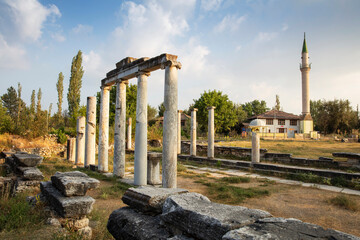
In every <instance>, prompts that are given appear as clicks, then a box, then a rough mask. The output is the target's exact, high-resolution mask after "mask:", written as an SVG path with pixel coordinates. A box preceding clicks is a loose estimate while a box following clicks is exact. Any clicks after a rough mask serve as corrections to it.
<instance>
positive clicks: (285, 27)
mask: <svg viewBox="0 0 360 240" xmlns="http://www.w3.org/2000/svg"><path fill="white" fill-rule="evenodd" d="M288 29H289V25H287V24H286V23H284V24H283V26H282V28H281V31H283V32H285V31H286V30H288Z"/></svg>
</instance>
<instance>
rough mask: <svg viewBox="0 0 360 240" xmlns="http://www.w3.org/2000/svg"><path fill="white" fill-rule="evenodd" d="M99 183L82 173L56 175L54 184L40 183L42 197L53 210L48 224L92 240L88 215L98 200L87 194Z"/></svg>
mask: <svg viewBox="0 0 360 240" xmlns="http://www.w3.org/2000/svg"><path fill="white" fill-rule="evenodd" d="M99 184H100V182H99V181H98V180H96V179H94V178H90V177H89V176H88V175H86V174H85V173H82V172H79V171H73V172H64V173H61V172H56V173H55V175H54V176H52V177H51V181H48V182H41V184H40V189H41V198H42V199H44V200H45V201H46V203H47V205H48V206H49V207H50V209H51V211H50V212H51V214H50V218H49V219H48V223H49V224H52V225H58V226H61V227H62V228H66V229H68V230H70V231H72V232H78V233H79V234H81V235H82V236H83V237H84V238H89V239H90V238H91V235H92V229H91V228H90V227H89V219H88V218H87V216H88V215H89V214H90V212H91V211H92V207H93V204H94V203H95V199H93V198H92V197H90V196H86V195H85V194H86V192H87V190H89V189H94V188H97V187H98V186H99Z"/></svg>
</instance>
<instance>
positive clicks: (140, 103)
mask: <svg viewBox="0 0 360 240" xmlns="http://www.w3.org/2000/svg"><path fill="white" fill-rule="evenodd" d="M149 75H150V73H145V72H140V73H139V74H138V76H137V79H138V83H137V98H136V129H135V156H134V184H135V185H146V183H147V77H148V76H149Z"/></svg>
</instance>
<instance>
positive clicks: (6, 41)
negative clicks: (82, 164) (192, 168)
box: [0, 0, 360, 114]
mask: <svg viewBox="0 0 360 240" xmlns="http://www.w3.org/2000/svg"><path fill="white" fill-rule="evenodd" d="M359 11H360V1H358V0H347V1H341V0H337V1H335V0H268V1H265V0H183V1H169V0H148V1H115V0H107V1H95V0H94V1H93V0H86V1H85V0H78V1H70V0H69V1H64V0H52V1H45V0H41V1H40V0H0V83H1V84H0V95H2V94H4V93H5V92H6V89H7V88H8V87H10V86H14V87H16V86H17V83H18V82H20V83H21V85H22V87H23V90H22V98H23V99H24V100H25V101H26V102H27V103H29V101H30V95H31V91H32V90H33V89H35V90H36V91H37V90H38V88H40V87H41V89H42V92H43V100H42V106H43V107H44V108H47V107H48V106H49V104H50V103H53V112H54V111H56V108H57V107H56V103H57V92H56V81H57V77H58V74H59V72H63V74H64V76H65V79H64V99H65V102H64V104H63V108H65V109H66V108H67V102H66V94H67V89H68V83H69V77H70V65H71V60H72V58H73V56H75V55H76V53H77V51H78V50H81V51H82V52H83V66H84V70H85V74H84V77H83V87H82V92H81V103H82V104H85V100H86V97H87V96H94V95H95V94H96V92H97V91H99V87H100V80H101V79H103V78H104V77H105V74H106V73H107V72H108V71H110V70H111V69H113V68H114V67H115V63H116V62H118V61H119V60H121V59H122V58H125V57H127V56H131V57H137V58H138V57H145V56H147V57H154V56H157V55H159V54H161V53H165V52H166V53H170V54H175V55H178V60H179V61H180V62H181V63H182V65H183V68H182V69H181V70H180V71H179V109H184V108H187V107H188V106H189V104H190V103H192V102H193V99H197V98H198V97H199V96H200V94H201V93H202V92H204V90H209V89H211V90H213V89H217V90H221V91H222V92H223V93H225V94H227V95H228V96H229V98H230V99H231V100H232V101H234V102H236V103H244V102H248V101H252V100H254V99H260V100H265V101H266V102H267V103H268V106H269V107H272V106H274V104H275V95H276V94H278V95H279V96H280V102H281V105H282V107H283V110H284V111H287V112H292V113H295V114H300V113H301V75H300V71H299V63H300V60H301V59H300V57H301V49H302V41H303V34H304V32H306V36H307V43H308V50H309V56H310V62H312V70H311V72H310V98H311V99H312V100H317V99H326V100H333V99H334V98H337V99H340V98H341V99H349V100H350V101H351V103H352V105H353V106H354V107H356V105H357V104H359V103H360V94H359V89H360V27H359V26H360V14H359ZM148 81H149V85H148V95H149V104H150V105H152V106H154V107H156V106H157V105H159V104H160V103H161V102H162V101H163V92H164V72H163V71H160V70H159V71H157V72H154V73H152V75H151V76H150V77H149V79H148ZM130 83H132V84H136V79H132V80H130Z"/></svg>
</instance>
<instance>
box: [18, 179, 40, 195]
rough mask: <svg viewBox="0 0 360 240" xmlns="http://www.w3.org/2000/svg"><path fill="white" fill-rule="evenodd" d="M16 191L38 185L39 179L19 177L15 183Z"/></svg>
mask: <svg viewBox="0 0 360 240" xmlns="http://www.w3.org/2000/svg"><path fill="white" fill-rule="evenodd" d="M15 184H16V185H15V189H16V192H17V193H19V192H23V191H25V190H28V189H29V188H33V187H39V184H40V181H39V180H20V179H19V178H18V179H17V180H16V183H15Z"/></svg>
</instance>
